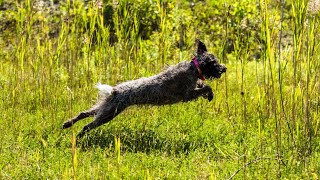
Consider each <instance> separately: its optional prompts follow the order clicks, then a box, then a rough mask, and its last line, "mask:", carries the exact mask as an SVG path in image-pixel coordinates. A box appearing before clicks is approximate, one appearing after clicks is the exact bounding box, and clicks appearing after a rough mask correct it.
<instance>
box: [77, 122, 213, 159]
mask: <svg viewBox="0 0 320 180" xmlns="http://www.w3.org/2000/svg"><path fill="white" fill-rule="evenodd" d="M115 137H116V138H120V141H121V150H122V151H125V152H144V153H150V152H162V153H167V154H186V155H187V154H189V152H191V151H194V150H195V149H197V148H200V147H205V146H207V145H208V142H204V140H203V139H202V140H201V139H197V138H186V136H185V135H178V134H166V133H163V132H162V133H161V132H157V131H155V130H153V129H131V128H128V127H122V128H121V129H117V130H115V129H112V128H109V129H106V130H103V131H98V130H97V131H92V132H90V133H89V134H87V135H86V136H84V137H83V138H82V139H79V140H78V142H77V143H78V147H81V148H82V149H83V150H84V151H86V150H87V149H90V148H95V147H100V148H114V141H115Z"/></svg>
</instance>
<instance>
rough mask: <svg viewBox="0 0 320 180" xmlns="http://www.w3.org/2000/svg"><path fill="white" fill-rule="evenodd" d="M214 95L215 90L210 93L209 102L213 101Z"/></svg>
mask: <svg viewBox="0 0 320 180" xmlns="http://www.w3.org/2000/svg"><path fill="white" fill-rule="evenodd" d="M213 96H214V94H213V92H211V93H209V94H208V97H207V99H208V101H209V102H210V101H212V99H213Z"/></svg>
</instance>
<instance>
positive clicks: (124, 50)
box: [0, 0, 320, 179]
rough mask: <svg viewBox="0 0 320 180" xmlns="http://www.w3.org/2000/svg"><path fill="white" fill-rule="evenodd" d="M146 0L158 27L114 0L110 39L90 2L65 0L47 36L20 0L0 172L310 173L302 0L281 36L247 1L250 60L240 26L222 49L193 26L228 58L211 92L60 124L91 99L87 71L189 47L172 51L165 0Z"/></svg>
mask: <svg viewBox="0 0 320 180" xmlns="http://www.w3.org/2000/svg"><path fill="white" fill-rule="evenodd" d="M155 3H157V13H159V14H160V25H159V30H158V31H157V32H154V33H155V34H154V35H153V36H152V37H151V38H152V39H146V40H144V39H142V38H141V37H140V36H139V33H138V29H139V26H140V24H139V18H138V17H137V16H138V15H137V12H131V9H130V7H129V6H128V5H127V4H126V3H125V1H121V2H119V4H118V6H119V7H118V9H117V11H116V12H115V14H114V17H113V21H114V23H115V24H114V26H115V34H116V36H117V40H118V41H117V42H113V44H112V43H111V42H110V41H109V37H110V27H105V26H104V23H103V17H102V14H101V10H99V9H97V8H96V7H95V6H93V5H89V8H88V10H87V11H85V8H84V4H82V3H80V2H78V1H72V2H71V1H66V3H65V4H63V7H61V8H62V10H64V11H65V12H66V14H65V15H64V16H62V19H63V20H61V24H60V32H59V34H58V36H57V37H50V36H49V31H47V30H48V29H50V28H51V26H52V24H50V22H49V21H45V20H44V19H41V18H39V16H40V15H38V16H34V14H33V13H32V8H31V5H30V1H26V2H25V3H24V4H21V7H20V8H18V11H17V12H15V15H16V16H15V18H16V22H17V23H16V32H14V33H16V34H17V36H16V39H14V40H12V41H13V42H16V43H15V44H14V45H13V46H14V50H13V51H12V52H10V53H9V54H7V55H6V56H3V60H2V62H3V63H1V64H0V71H1V76H0V87H1V89H2V90H1V93H0V98H1V101H0V107H1V119H0V130H1V133H0V138H1V143H0V154H1V158H0V172H1V173H0V179H26V178H29V179H44V178H49V179H72V178H73V179H90V178H93V179H125V178H128V179H132V178H137V179H138V178H139V179H142V178H144V179H156V178H169V179H228V178H229V177H234V178H236V179H238V178H239V179H240V178H249V179H275V178H288V179H291V178H292V179H296V178H297V179H304V178H310V179H317V178H319V172H320V166H319V163H318V162H319V161H320V151H319V147H320V144H319V142H320V140H319V128H320V127H319V126H320V122H319V119H320V115H319V107H320V96H319V92H320V81H319V80H318V79H319V76H320V74H319V68H320V62H319V61H318V60H319V58H320V53H318V52H319V48H320V46H319V42H317V38H319V30H318V29H319V28H318V23H319V17H318V16H317V15H315V14H308V11H307V9H306V8H307V6H306V3H307V2H306V1H303V0H299V1H292V3H291V4H290V3H289V5H291V9H290V10H291V11H290V13H291V15H292V19H291V20H290V21H289V24H288V23H287V25H288V26H290V27H291V29H292V30H293V34H292V39H291V40H292V45H288V46H285V47H282V46H280V45H279V44H281V38H279V34H280V31H281V30H280V28H278V27H276V26H275V24H277V25H279V24H280V23H279V22H280V21H277V22H272V20H273V16H274V15H275V13H276V14H278V15H280V13H281V11H275V12H274V10H270V9H269V8H268V5H269V3H271V2H269V1H267V0H262V1H259V5H260V14H261V15H262V19H261V20H262V23H261V29H260V30H259V31H260V32H259V33H260V36H261V39H262V40H263V42H261V44H262V45H263V47H262V50H261V51H262V55H261V58H260V59H258V60H251V61H248V59H249V58H250V57H249V53H247V52H248V51H249V50H250V49H251V47H249V46H250V44H249V42H248V43H247V44H246V43H241V42H243V39H241V38H243V35H240V33H241V32H239V34H237V35H236V36H235V37H237V41H236V42H235V46H234V52H232V53H229V54H226V52H222V50H221V49H219V48H220V47H215V46H213V45H214V44H216V43H215V42H212V40H211V39H208V38H207V36H205V35H202V36H204V37H205V38H204V42H205V43H206V44H207V46H208V48H209V50H210V51H211V52H222V54H223V55H221V57H219V56H220V55H219V54H216V55H217V56H218V58H220V59H221V60H223V61H225V62H226V66H227V67H228V72H227V73H226V74H225V75H223V77H222V78H221V79H218V80H214V81H212V82H209V81H208V82H206V83H208V84H210V85H211V86H212V87H213V90H214V93H215V97H214V100H213V102H210V103H208V102H207V101H206V100H204V99H199V100H197V101H193V102H190V103H179V104H174V105H169V106H161V107H152V106H143V107H137V106H133V107H130V108H128V109H127V110H126V111H124V112H123V113H122V114H120V115H119V116H118V117H117V118H115V119H114V120H113V121H111V122H110V123H108V124H106V125H104V126H101V127H99V128H97V129H95V130H93V131H91V132H90V133H89V134H88V135H87V136H86V137H84V138H83V139H81V140H78V141H76V140H75V138H74V134H76V133H77V132H79V131H80V130H81V128H82V127H83V125H85V124H86V123H88V122H89V121H91V120H92V119H87V120H83V121H82V122H79V123H77V124H76V125H75V126H74V127H73V128H72V129H70V130H62V123H63V122H64V121H66V120H67V119H69V118H71V117H73V116H75V115H76V114H77V113H78V112H80V111H82V110H84V109H87V108H89V107H90V106H91V105H93V104H94V103H95V101H96V100H97V98H98V93H97V90H96V89H94V85H95V84H96V83H97V82H102V83H107V84H110V85H115V84H117V83H119V82H123V81H126V80H130V79H135V78H139V77H143V76H150V75H153V74H156V73H158V72H160V71H161V70H163V69H164V68H166V66H167V65H168V64H175V63H177V62H180V61H183V60H188V59H190V58H191V56H192V53H193V50H192V49H187V50H185V51H181V50H180V49H179V48H178V47H175V44H174V43H173V42H174V41H173V40H172V39H170V38H171V37H172V36H180V34H179V35H177V34H174V33H176V32H171V30H172V29H170V28H169V27H170V23H171V22H170V21H169V17H167V15H166V13H167V12H166V11H167V9H166V8H165V4H164V3H162V2H161V1H157V2H155ZM228 3H232V2H231V1H230V2H229V1H228V2H227V4H228ZM225 7H228V6H227V5H225ZM281 8H283V7H279V9H281ZM226 11H227V10H226ZM130 13H132V14H130ZM227 15H228V13H226V16H227ZM227 26H228V25H227ZM279 26H280V25H279ZM35 27H37V29H38V30H37V29H36V28H35ZM227 28H232V27H227ZM227 28H226V29H224V31H226V30H227ZM287 29H288V28H284V29H283V31H284V30H287ZM39 30H40V31H39ZM188 31H189V32H188V33H190V34H195V35H193V36H186V39H185V41H186V42H193V41H194V38H196V37H197V35H196V34H197V30H196V28H194V27H191V25H190V27H188ZM226 34H227V33H226ZM224 41H225V39H221V40H220V41H219V42H220V43H221V45H223V44H224V43H225V42H224ZM263 43H264V44H263ZM279 47H280V48H281V49H279ZM222 56H225V57H222ZM233 175H234V176H233Z"/></svg>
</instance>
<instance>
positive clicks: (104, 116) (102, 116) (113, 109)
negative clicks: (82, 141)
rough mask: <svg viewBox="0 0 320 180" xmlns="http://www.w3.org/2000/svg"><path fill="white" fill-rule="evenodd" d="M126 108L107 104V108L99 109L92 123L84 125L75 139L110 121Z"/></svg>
mask: <svg viewBox="0 0 320 180" xmlns="http://www.w3.org/2000/svg"><path fill="white" fill-rule="evenodd" d="M126 107H127V106H125V105H121V104H115V103H112V104H108V105H107V107H105V108H102V109H100V110H99V112H98V113H97V116H96V117H95V119H94V121H92V122H90V123H89V124H87V125H85V126H84V127H83V129H82V131H81V132H80V133H79V134H78V135H77V138H81V137H82V136H83V135H84V134H85V133H87V132H89V131H90V130H92V129H94V128H96V127H99V126H101V125H102V124H105V123H107V122H109V121H111V120H112V119H113V118H115V117H116V116H117V115H118V114H120V113H121V112H122V111H123V110H124V109H125V108H126Z"/></svg>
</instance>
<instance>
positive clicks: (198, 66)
mask: <svg viewBox="0 0 320 180" xmlns="http://www.w3.org/2000/svg"><path fill="white" fill-rule="evenodd" d="M192 62H193V64H194V65H195V66H196V68H197V70H198V77H199V79H201V80H202V81H204V80H205V78H204V76H203V74H202V71H201V69H200V65H199V62H198V60H197V58H196V57H193V58H192Z"/></svg>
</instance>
